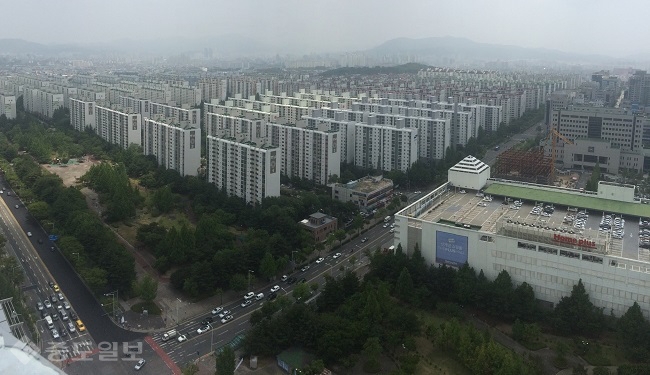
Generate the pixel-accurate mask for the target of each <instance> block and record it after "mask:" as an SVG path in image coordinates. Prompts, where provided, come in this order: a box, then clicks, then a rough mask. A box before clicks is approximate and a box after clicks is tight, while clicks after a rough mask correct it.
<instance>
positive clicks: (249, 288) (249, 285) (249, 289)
mask: <svg viewBox="0 0 650 375" xmlns="http://www.w3.org/2000/svg"><path fill="white" fill-rule="evenodd" d="M251 273H255V272H254V271H251V270H248V291H249V292H250V291H251Z"/></svg>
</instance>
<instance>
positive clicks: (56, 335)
mask: <svg viewBox="0 0 650 375" xmlns="http://www.w3.org/2000/svg"><path fill="white" fill-rule="evenodd" d="M52 338H55V339H58V338H59V331H57V330H56V328H52Z"/></svg>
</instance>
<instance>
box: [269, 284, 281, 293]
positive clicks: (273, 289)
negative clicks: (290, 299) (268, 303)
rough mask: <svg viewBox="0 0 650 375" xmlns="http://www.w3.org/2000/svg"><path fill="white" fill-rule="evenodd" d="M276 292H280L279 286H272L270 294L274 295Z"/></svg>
mask: <svg viewBox="0 0 650 375" xmlns="http://www.w3.org/2000/svg"><path fill="white" fill-rule="evenodd" d="M278 290H280V286H279V285H274V286H273V288H271V293H275V292H277V291H278Z"/></svg>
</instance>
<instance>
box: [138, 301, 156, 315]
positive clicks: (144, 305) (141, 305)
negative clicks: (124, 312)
mask: <svg viewBox="0 0 650 375" xmlns="http://www.w3.org/2000/svg"><path fill="white" fill-rule="evenodd" d="M143 310H147V311H148V313H149V314H151V315H160V313H161V310H160V307H158V306H157V305H156V304H155V303H153V302H138V303H136V304H135V305H133V306H131V311H135V312H137V313H139V314H141V313H142V311H143Z"/></svg>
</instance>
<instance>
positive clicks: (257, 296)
mask: <svg viewBox="0 0 650 375" xmlns="http://www.w3.org/2000/svg"><path fill="white" fill-rule="evenodd" d="M262 298H264V293H260V294H258V295H256V296H255V300H256V301H259V300H261V299H262Z"/></svg>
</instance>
